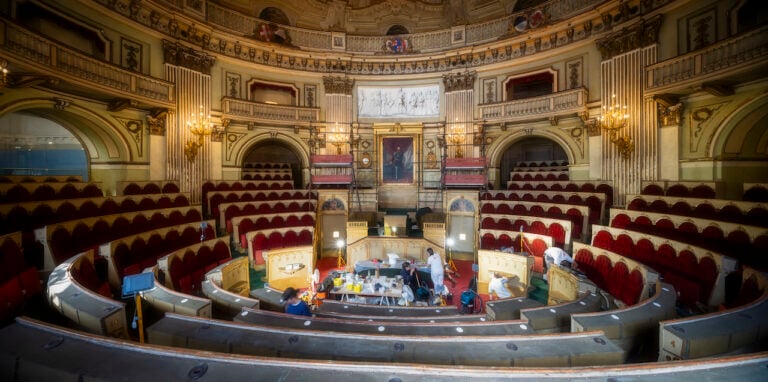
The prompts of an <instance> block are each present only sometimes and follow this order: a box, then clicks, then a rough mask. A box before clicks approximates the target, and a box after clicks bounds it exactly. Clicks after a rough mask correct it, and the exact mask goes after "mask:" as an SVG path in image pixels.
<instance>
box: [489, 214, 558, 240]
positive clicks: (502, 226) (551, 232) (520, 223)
mask: <svg viewBox="0 0 768 382" xmlns="http://www.w3.org/2000/svg"><path fill="white" fill-rule="evenodd" d="M481 219H482V220H481V222H480V228H481V229H496V230H504V231H509V232H520V230H522V231H523V232H530V233H535V234H539V235H547V236H550V237H552V241H553V242H554V245H555V246H556V247H560V248H563V247H564V246H565V228H564V227H563V226H562V225H561V224H559V223H551V224H550V225H549V226H547V225H546V224H544V223H543V222H540V221H534V222H532V223H530V224H528V222H527V221H525V220H523V219H517V220H515V221H514V222H512V221H510V220H509V219H507V218H495V217H493V216H487V215H481Z"/></svg>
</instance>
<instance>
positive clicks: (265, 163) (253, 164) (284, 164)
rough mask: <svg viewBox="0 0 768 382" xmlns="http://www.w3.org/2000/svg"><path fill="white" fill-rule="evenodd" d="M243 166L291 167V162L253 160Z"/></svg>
mask: <svg viewBox="0 0 768 382" xmlns="http://www.w3.org/2000/svg"><path fill="white" fill-rule="evenodd" d="M243 168H291V164H290V163H271V162H253V163H245V164H244V165H243Z"/></svg>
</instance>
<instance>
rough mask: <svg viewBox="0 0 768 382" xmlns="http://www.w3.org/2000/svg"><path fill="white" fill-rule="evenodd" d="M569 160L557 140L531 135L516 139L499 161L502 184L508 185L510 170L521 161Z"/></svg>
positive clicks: (503, 185)
mask: <svg viewBox="0 0 768 382" xmlns="http://www.w3.org/2000/svg"><path fill="white" fill-rule="evenodd" d="M554 160H559V161H567V160H568V155H567V154H566V152H565V150H564V149H563V148H562V147H561V146H560V145H559V144H558V143H557V142H555V141H553V140H551V139H548V138H544V137H529V138H523V139H520V140H518V141H515V142H514V143H512V144H511V145H509V147H507V149H506V150H505V151H504V154H502V156H501V162H500V163H499V172H500V180H501V182H500V185H501V187H502V188H505V187H506V184H507V181H508V180H509V172H510V171H512V168H514V167H515V163H517V162H520V161H554Z"/></svg>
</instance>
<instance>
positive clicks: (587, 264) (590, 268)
mask: <svg viewBox="0 0 768 382" xmlns="http://www.w3.org/2000/svg"><path fill="white" fill-rule="evenodd" d="M574 261H575V262H576V264H577V265H578V268H579V270H580V271H582V272H584V274H585V275H586V276H587V278H589V279H590V280H591V281H592V282H594V283H595V285H597V287H598V288H600V289H603V290H606V291H608V293H610V294H611V295H612V296H613V297H615V298H617V299H619V300H621V301H622V302H624V303H625V304H627V305H634V304H636V303H637V302H638V301H639V299H640V293H641V292H642V290H643V274H642V273H641V272H640V271H639V270H637V269H634V270H632V272H629V269H628V268H627V265H626V264H625V263H623V262H617V263H616V264H613V263H612V262H611V259H610V258H609V257H608V256H605V255H599V256H597V258H595V256H594V254H593V253H592V251H590V250H589V249H587V248H582V249H580V250H579V251H578V252H576V254H575V256H574Z"/></svg>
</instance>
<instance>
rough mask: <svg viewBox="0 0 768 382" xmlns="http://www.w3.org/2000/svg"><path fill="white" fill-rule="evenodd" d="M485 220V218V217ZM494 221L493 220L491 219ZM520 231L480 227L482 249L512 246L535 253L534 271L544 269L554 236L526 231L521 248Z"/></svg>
mask: <svg viewBox="0 0 768 382" xmlns="http://www.w3.org/2000/svg"><path fill="white" fill-rule="evenodd" d="M483 220H484V221H485V219H483ZM490 221H493V220H490ZM520 235H521V233H520V232H513V231H507V230H498V229H484V228H481V229H480V249H489V250H500V249H501V248H502V247H504V248H512V250H513V251H515V252H517V253H519V252H528V253H529V254H531V255H533V261H534V262H533V271H534V272H542V271H543V270H544V251H546V250H547V248H549V247H551V246H552V245H553V241H552V237H551V236H547V235H540V234H535V233H524V234H522V235H523V247H522V248H520Z"/></svg>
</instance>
